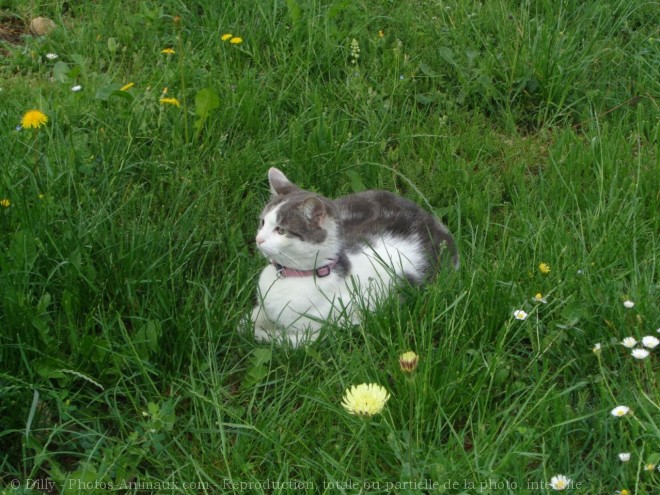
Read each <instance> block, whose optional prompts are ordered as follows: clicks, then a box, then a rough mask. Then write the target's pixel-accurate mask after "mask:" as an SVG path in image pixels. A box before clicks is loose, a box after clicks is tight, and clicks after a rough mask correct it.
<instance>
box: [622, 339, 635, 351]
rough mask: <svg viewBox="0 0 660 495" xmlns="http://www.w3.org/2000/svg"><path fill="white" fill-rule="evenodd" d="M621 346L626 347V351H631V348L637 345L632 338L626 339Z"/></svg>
mask: <svg viewBox="0 0 660 495" xmlns="http://www.w3.org/2000/svg"><path fill="white" fill-rule="evenodd" d="M621 345H622V346H623V347H627V348H628V349H632V348H633V347H635V346H636V345H637V341H636V340H635V338H634V337H626V338H625V339H623V341H622V342H621Z"/></svg>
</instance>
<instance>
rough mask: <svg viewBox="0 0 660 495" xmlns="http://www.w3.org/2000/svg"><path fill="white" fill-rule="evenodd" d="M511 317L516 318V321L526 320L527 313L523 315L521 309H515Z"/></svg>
mask: <svg viewBox="0 0 660 495" xmlns="http://www.w3.org/2000/svg"><path fill="white" fill-rule="evenodd" d="M513 316H515V317H516V320H526V319H527V313H525V312H524V311H523V310H522V309H516V310H515V311H514V312H513Z"/></svg>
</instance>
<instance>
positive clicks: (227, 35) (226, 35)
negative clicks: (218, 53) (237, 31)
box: [220, 33, 234, 41]
mask: <svg viewBox="0 0 660 495" xmlns="http://www.w3.org/2000/svg"><path fill="white" fill-rule="evenodd" d="M233 37H234V35H233V34H231V33H227V34H223V35H222V36H220V39H221V40H222V41H227V40H229V39H232V38H233Z"/></svg>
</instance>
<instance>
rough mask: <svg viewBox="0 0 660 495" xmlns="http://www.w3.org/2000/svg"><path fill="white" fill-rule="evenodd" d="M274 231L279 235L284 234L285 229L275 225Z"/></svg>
mask: <svg viewBox="0 0 660 495" xmlns="http://www.w3.org/2000/svg"><path fill="white" fill-rule="evenodd" d="M275 232H277V233H278V234H280V235H286V229H285V228H282V227H275Z"/></svg>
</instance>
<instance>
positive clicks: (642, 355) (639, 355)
mask: <svg viewBox="0 0 660 495" xmlns="http://www.w3.org/2000/svg"><path fill="white" fill-rule="evenodd" d="M631 354H632V357H634V358H635V359H646V358H647V357H649V351H647V350H646V349H641V348H640V349H633V350H632V353H631Z"/></svg>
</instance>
